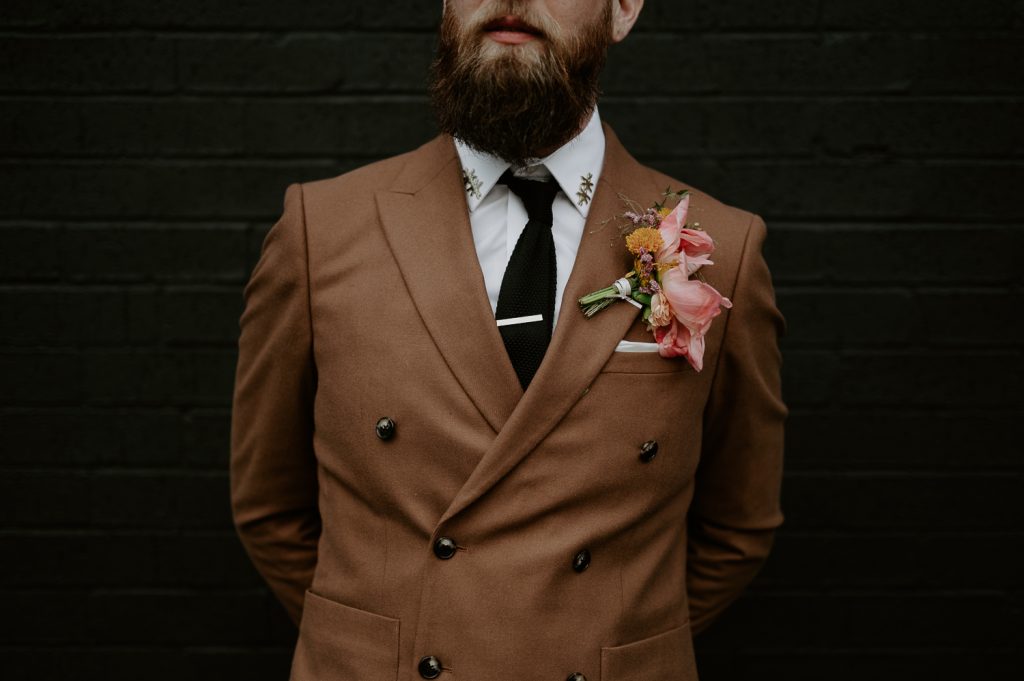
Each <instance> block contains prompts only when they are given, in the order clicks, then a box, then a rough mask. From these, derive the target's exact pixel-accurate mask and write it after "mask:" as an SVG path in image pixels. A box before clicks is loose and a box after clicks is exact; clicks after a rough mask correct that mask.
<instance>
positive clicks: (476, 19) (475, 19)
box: [463, 0, 561, 38]
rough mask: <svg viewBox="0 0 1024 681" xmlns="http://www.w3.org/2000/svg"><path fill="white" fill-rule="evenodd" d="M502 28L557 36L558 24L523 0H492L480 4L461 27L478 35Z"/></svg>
mask: <svg viewBox="0 0 1024 681" xmlns="http://www.w3.org/2000/svg"><path fill="white" fill-rule="evenodd" d="M502 28H506V29H511V30H521V31H526V32H527V33H532V34H533V35H536V36H538V37H541V38H559V37H561V30H560V29H559V26H558V24H556V23H555V21H554V20H553V19H552V18H551V17H549V16H548V15H547V14H545V13H543V12H540V11H538V10H537V9H535V8H534V6H533V5H532V4H531V3H528V2H524V0H494V2H490V3H487V4H485V5H482V6H481V7H480V9H478V10H477V11H476V13H475V14H474V15H473V16H472V17H470V18H469V19H468V20H467V21H466V23H465V26H464V27H463V31H464V33H465V34H468V35H479V34H481V33H485V32H487V31H494V30H500V29H502Z"/></svg>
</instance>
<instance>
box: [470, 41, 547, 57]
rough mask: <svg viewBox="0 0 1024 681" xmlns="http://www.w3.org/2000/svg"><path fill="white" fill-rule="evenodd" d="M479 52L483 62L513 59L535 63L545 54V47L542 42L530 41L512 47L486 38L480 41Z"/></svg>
mask: <svg viewBox="0 0 1024 681" xmlns="http://www.w3.org/2000/svg"><path fill="white" fill-rule="evenodd" d="M478 50H479V55H480V59H481V60H483V61H493V60H495V59H501V58H505V59H508V58H509V57H512V58H518V59H522V60H523V61H526V62H530V63H535V62H536V61H537V60H538V59H539V58H540V56H541V54H543V52H544V47H543V46H542V45H541V41H540V40H530V41H527V42H525V43H519V44H518V45H510V44H508V43H499V42H498V41H497V40H492V39H491V38H488V37H487V36H484V37H483V38H482V39H481V41H480V45H479V47H478Z"/></svg>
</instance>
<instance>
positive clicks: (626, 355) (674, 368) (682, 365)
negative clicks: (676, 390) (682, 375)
mask: <svg viewBox="0 0 1024 681" xmlns="http://www.w3.org/2000/svg"><path fill="white" fill-rule="evenodd" d="M680 371H693V367H691V366H690V363H689V362H687V361H686V358H685V357H662V356H661V355H659V354H658V353H657V352H613V353H612V356H611V357H609V358H608V361H607V362H605V365H604V366H603V367H602V368H601V373H603V374H664V373H676V372H680Z"/></svg>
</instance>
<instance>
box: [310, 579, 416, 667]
mask: <svg viewBox="0 0 1024 681" xmlns="http://www.w3.org/2000/svg"><path fill="white" fill-rule="evenodd" d="M398 628H399V621H398V620H397V619H394V618H391V617H385V616H383V615H378V614H376V613H372V612H368V611H366V610H360V609H358V608H353V607H352V606H349V605H345V604H344V603H339V602H338V601H335V600H333V599H329V598H325V597H324V596H320V595H318V594H315V593H313V592H312V591H310V590H309V589H307V590H306V600H305V605H304V606H303V610H302V621H301V623H300V624H299V639H298V641H297V642H296V645H295V656H294V658H293V660H292V672H291V677H290V678H291V681H307V680H308V681H314V679H316V680H318V681H335V680H337V681H350V680H351V679H361V680H362V679H365V681H395V679H396V678H397V677H398Z"/></svg>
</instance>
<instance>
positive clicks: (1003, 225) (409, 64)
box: [0, 0, 1024, 681]
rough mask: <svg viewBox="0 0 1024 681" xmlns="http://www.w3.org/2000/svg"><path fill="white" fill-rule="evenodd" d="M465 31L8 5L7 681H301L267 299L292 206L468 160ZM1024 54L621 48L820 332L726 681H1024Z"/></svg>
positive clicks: (827, 1) (393, 14)
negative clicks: (454, 153) (461, 36)
mask: <svg viewBox="0 0 1024 681" xmlns="http://www.w3.org/2000/svg"><path fill="white" fill-rule="evenodd" d="M439 5H440V3H438V2H430V1H427V0H423V1H421V2H414V1H413V0H406V1H404V2H403V1H397V0H390V1H381V0H375V1H373V2H370V1H367V2H361V1H360V2H347V1H346V2H342V1H341V0H315V1H309V2H301V3H299V2H292V3H286V2H273V1H271V0H247V1H245V2H234V3H221V2H214V3H211V2H200V1H199V0H176V1H175V2H167V1H164V0H150V1H149V2H129V1H128V0H93V1H92V2H70V1H63V0H4V2H3V9H2V10H0V16H2V26H0V64H2V67H0V129H2V136H0V149H2V156H3V158H2V160H0V239H2V241H0V244H2V245H0V267H2V270H0V305H2V311H3V316H2V319H3V328H4V330H3V334H2V339H0V434H2V435H0V437H2V442H3V461H2V466H3V474H2V480H0V517H2V527H0V552H2V555H3V560H0V578H2V586H0V611H2V612H3V613H4V615H3V617H2V618H0V631H2V638H0V673H2V674H3V676H4V678H7V679H15V678H17V679H22V678H25V679H28V678H33V679H50V678H67V677H70V678H103V679H106V680H108V681H112V680H116V679H133V680H134V679H147V680H148V679H176V680H180V679H220V678H247V679H254V680H255V679H268V680H269V679H284V678H286V677H287V672H288V666H289V662H290V653H291V647H292V644H293V641H294V635H295V631H294V629H293V628H292V625H291V624H290V622H289V621H288V620H287V619H286V617H285V615H284V612H283V610H281V608H280V607H279V606H278V605H277V603H276V602H275V601H274V600H273V599H272V598H271V597H270V596H269V594H268V592H267V590H266V589H265V588H264V587H263V585H262V583H261V581H260V579H259V578H258V576H257V574H256V572H255V571H254V570H253V568H252V567H251V566H250V564H249V562H248V560H247V558H246V556H245V554H244V552H243V550H242V548H241V546H240V544H239V543H238V541H237V539H236V538H235V535H234V532H233V529H232V524H231V517H230V511H229V505H228V478H227V461H228V433H229V420H230V406H231V389H232V383H233V378H234V367H235V359H236V339H237V333H238V326H237V324H238V316H239V314H240V312H241V305H242V298H241V290H242V286H243V285H244V283H245V281H246V279H247V277H248V275H249V272H250V271H251V268H252V266H253V264H254V263H255V260H256V257H257V255H258V252H259V248H260V244H261V241H262V238H263V235H264V234H265V233H266V230H267V229H268V228H269V227H270V225H271V224H272V223H273V222H274V220H276V218H277V217H278V216H279V214H280V211H281V207H282V200H283V196H284V188H285V187H286V186H287V184H288V183H290V182H293V181H300V180H310V179H315V178H322V177H328V176H332V175H336V174H338V173H340V172H343V171H345V170H348V169H351V168H353V167H356V166H359V165H362V164H364V163H366V162H369V161H371V160H375V159H378V158H381V157H383V156H386V155H391V154H394V153H398V152H402V151H406V150H408V149H410V148H413V147H415V146H417V145H418V144H420V143H421V142H423V141H425V140H426V139H428V138H429V137H430V136H432V134H433V126H432V120H431V116H430V112H429V109H428V107H427V103H426V99H425V95H424V80H425V71H426V67H427V64H428V62H429V60H430V58H431V56H432V52H433V45H434V28H435V26H436V19H437V15H438V14H439ZM1022 26H1024V2H1020V1H1012V0H1005V1H999V0H989V1H987V2H964V1H963V0H961V1H959V2H951V1H949V0H930V1H928V0H903V1H897V0H786V1H785V2H781V1H779V2H769V1H765V0H760V1H759V0H689V1H680V0H676V1H672V0H657V1H656V0H649V1H648V3H647V7H646V9H645V12H644V14H643V16H642V18H641V21H640V23H639V25H638V27H637V29H636V32H635V33H634V35H633V36H631V37H630V39H629V40H627V42H626V43H625V44H623V45H621V46H618V47H616V48H615V49H614V50H613V52H612V55H611V61H610V64H609V70H608V71H607V73H606V78H605V81H604V82H605V91H606V96H605V98H604V100H603V104H602V108H601V111H602V113H603V115H604V116H605V118H606V119H607V120H608V121H609V122H611V123H612V125H613V126H614V127H615V129H616V130H617V131H618V132H619V134H620V136H621V137H622V138H623V140H624V141H625V143H626V144H627V146H628V147H629V148H630V149H631V150H632V151H633V152H634V153H635V154H637V155H638V156H639V157H640V158H641V160H643V161H646V162H648V163H650V164H652V165H654V166H655V167H657V168H659V169H662V170H665V171H667V172H669V173H672V174H674V175H675V176H676V177H678V178H680V179H681V180H684V181H686V182H688V183H690V184H692V185H695V186H697V187H699V188H701V189H704V190H705V191H707V192H709V193H711V194H712V195H713V196H716V197H718V198H720V199H722V200H724V201H726V202H727V203H732V204H735V205H738V206H741V207H743V208H747V209H750V210H753V211H755V212H758V213H760V214H761V215H763V216H764V218H765V219H766V221H767V223H768V226H769V238H768V243H767V245H766V255H767V257H768V260H769V264H770V266H771V269H772V272H773V275H774V277H775V282H776V287H777V294H778V301H779V305H780V307H781V308H782V310H783V313H784V314H785V316H786V318H787V322H788V325H789V327H788V328H789V332H788V334H787V336H786V338H785V339H784V353H785V360H784V373H785V386H784V397H785V399H786V401H787V402H788V404H789V405H790V407H791V409H792V413H791V418H790V422H789V429H788V431H787V440H788V441H787V452H786V457H787V472H786V478H785V484H784V489H783V505H784V511H785V512H786V523H785V525H784V527H783V529H782V530H781V531H780V533H779V535H778V541H777V544H776V549H775V552H774V554H773V555H772V557H771V559H770V561H769V563H768V565H767V566H766V567H765V569H764V571H763V572H762V574H761V575H760V576H759V577H758V579H757V581H756V582H755V584H754V585H753V586H752V587H751V589H750V590H749V592H748V593H747V594H746V595H745V596H744V597H743V598H742V599H741V600H740V601H739V602H738V603H737V604H736V605H735V606H734V607H733V608H732V610H730V611H729V612H728V613H727V614H726V615H725V616H724V617H723V618H722V619H721V620H720V622H719V623H718V624H717V625H716V626H714V627H713V628H712V629H711V630H709V631H708V632H707V633H706V634H704V635H702V636H700V637H698V639H697V646H698V651H699V662H700V666H701V671H702V678H703V679H707V680H708V681H715V680H722V679H753V678H757V677H768V678H786V679H787V680H788V681H794V680H799V679H813V680H815V681H819V680H821V679H827V680H830V681H831V680H834V679H863V678H870V679H900V680H901V681H902V680H904V679H907V678H912V679H917V678H928V679H937V678H950V679H952V678H984V679H1003V678H1019V676H1018V674H1019V673H1020V665H1021V663H1022V662H1024V655H1022V652H1021V646H1022V643H1024V635H1022V631H1024V617H1022V614H1021V609H1022V606H1024V599H1022V586H1024V577H1022V576H1024V559H1022V555H1024V550H1022V549H1024V546H1022V544H1024V523H1022V520H1021V518H1022V505H1021V499H1022V496H1024V486H1022V484H1021V483H1022V480H1024V476H1022V457H1021V451H1022V446H1021V444H1020V439H1021V436H1022V435H1024V429H1022V428H1021V420H1022V416H1024V413H1022V410H1021V406H1022V400H1021V394H1022V390H1021V387H1020V381H1021V378H1022V372H1021V369H1022V346H1021V342H1020V337H1021V333H1022V331H1024V328H1022V326H1024V325H1022V323H1021V313H1022V310H1024V308H1022V305H1021V302H1022V267H1021V264H1020V263H1021V257H1022V256H1024V248H1022V247H1024V232H1022V229H1021V228H1022V221H1024V204H1022V199H1021V197H1022V195H1024V189H1022V188H1024V172H1022V171H1024V162H1022V145H1024V125H1022V120H1024V75H1022V73H1024V71H1022V67H1021V64H1022V63H1024V40H1022V38H1024V31H1022ZM510 678H511V677H510ZM526 681H532V680H526Z"/></svg>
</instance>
